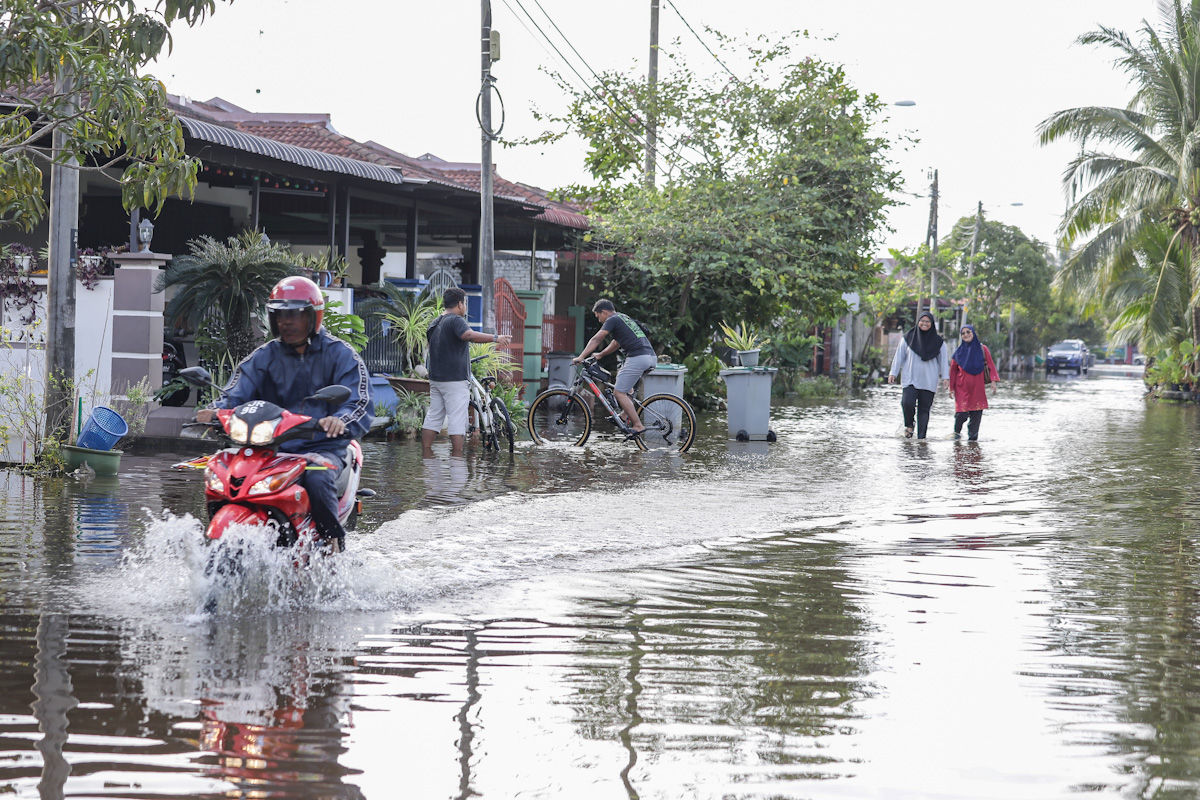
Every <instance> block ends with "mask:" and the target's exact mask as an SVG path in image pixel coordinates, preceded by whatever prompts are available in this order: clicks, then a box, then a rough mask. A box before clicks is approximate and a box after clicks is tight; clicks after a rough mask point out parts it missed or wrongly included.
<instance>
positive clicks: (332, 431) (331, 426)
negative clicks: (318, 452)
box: [317, 417, 346, 439]
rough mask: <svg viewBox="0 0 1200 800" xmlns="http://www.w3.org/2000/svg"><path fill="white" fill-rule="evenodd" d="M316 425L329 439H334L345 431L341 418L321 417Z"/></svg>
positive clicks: (344, 424)
mask: <svg viewBox="0 0 1200 800" xmlns="http://www.w3.org/2000/svg"><path fill="white" fill-rule="evenodd" d="M317 424H318V425H320V426H321V430H323V431H325V435H326V436H328V437H329V438H330V439H336V438H337V437H339V436H341V435H342V433H343V432H344V431H345V430H346V423H345V422H344V421H343V420H342V418H341V417H322V418H321V419H320V420H319V421H318V422H317Z"/></svg>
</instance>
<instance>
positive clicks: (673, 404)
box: [634, 394, 696, 453]
mask: <svg viewBox="0 0 1200 800" xmlns="http://www.w3.org/2000/svg"><path fill="white" fill-rule="evenodd" d="M638 414H639V415H641V418H642V423H643V424H645V426H646V432H645V433H643V434H642V435H641V436H638V437H637V438H636V439H634V441H635V442H637V443H638V447H640V448H641V449H643V450H678V451H679V452H680V453H685V452H687V449H688V448H689V447H691V446H692V442H693V441H695V439H696V412H694V411H692V407H691V406H690V405H688V404H687V403H686V402H685V401H683V400H682V399H680V398H678V397H676V396H675V395H673V394H652V395H650V396H649V397H647V398H646V399H645V400H643V401H641V402H640V403H638Z"/></svg>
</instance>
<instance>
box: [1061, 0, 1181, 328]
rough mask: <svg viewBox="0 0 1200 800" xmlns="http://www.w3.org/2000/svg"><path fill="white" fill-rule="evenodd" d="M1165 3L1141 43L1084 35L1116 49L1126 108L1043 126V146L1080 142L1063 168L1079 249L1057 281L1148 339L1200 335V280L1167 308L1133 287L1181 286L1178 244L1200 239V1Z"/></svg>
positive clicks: (1071, 114) (1068, 240) (1109, 32)
mask: <svg viewBox="0 0 1200 800" xmlns="http://www.w3.org/2000/svg"><path fill="white" fill-rule="evenodd" d="M1159 8H1160V12H1161V16H1160V25H1159V27H1158V28H1156V27H1155V26H1153V25H1151V24H1150V23H1149V22H1145V21H1143V24H1142V28H1141V30H1140V34H1141V36H1140V41H1139V42H1138V43H1134V41H1133V40H1132V39H1131V38H1130V37H1129V36H1128V35H1127V34H1125V33H1124V32H1122V31H1118V30H1115V29H1112V28H1103V27H1102V28H1100V29H1099V30H1097V31H1092V32H1090V33H1086V34H1084V35H1083V36H1080V37H1079V40H1078V41H1079V42H1080V43H1081V44H1089V45H1099V46H1102V47H1106V48H1109V49H1110V50H1112V51H1113V53H1114V63H1115V64H1116V66H1118V67H1119V68H1121V69H1122V70H1124V71H1125V72H1126V73H1127V74H1128V75H1129V79H1130V82H1131V84H1132V85H1133V91H1134V93H1133V97H1132V98H1131V99H1130V101H1129V104H1128V105H1127V106H1126V107H1125V108H1107V107H1096V106H1089V107H1082V108H1072V109H1066V110H1064V111H1059V112H1057V113H1055V114H1053V115H1051V116H1050V117H1048V118H1047V119H1046V120H1044V121H1043V122H1042V123H1041V125H1040V127H1039V134H1040V137H1041V141H1042V142H1043V143H1044V144H1045V143H1049V142H1054V141H1058V140H1061V139H1066V138H1069V139H1073V140H1075V141H1077V142H1079V144H1080V152H1079V155H1078V156H1076V157H1075V158H1074V159H1073V160H1072V161H1071V163H1070V164H1069V165H1068V167H1067V170H1066V172H1065V173H1064V176H1063V187H1064V189H1065V191H1066V192H1067V195H1068V197H1069V198H1070V199H1071V205H1070V207H1069V209H1068V212H1067V215H1066V217H1065V219H1064V222H1063V226H1062V229H1061V232H1062V237H1063V243H1064V245H1066V246H1069V247H1071V248H1073V249H1072V251H1071V252H1070V254H1069V255H1068V257H1067V259H1066V260H1065V262H1064V264H1063V266H1062V268H1061V270H1060V271H1059V274H1058V278H1057V280H1058V283H1059V284H1060V285H1061V286H1062V287H1063V288H1064V289H1066V290H1067V291H1069V292H1070V293H1071V294H1072V295H1073V296H1074V297H1075V298H1077V299H1078V300H1079V301H1080V302H1081V303H1082V304H1083V305H1084V308H1085V310H1086V311H1090V312H1092V313H1100V312H1103V313H1106V314H1107V315H1108V316H1109V317H1110V318H1112V319H1115V320H1116V322H1115V323H1114V325H1115V327H1114V328H1112V330H1113V332H1114V333H1115V334H1118V335H1121V336H1126V335H1128V334H1130V332H1131V331H1134V330H1138V331H1140V335H1142V336H1143V337H1149V338H1143V343H1144V344H1149V343H1150V342H1151V340H1155V341H1164V340H1169V339H1171V338H1173V337H1182V336H1190V337H1193V339H1196V338H1197V337H1200V326H1197V324H1196V321H1195V317H1196V316H1197V303H1196V291H1195V287H1192V289H1191V292H1190V294H1191V299H1190V301H1189V305H1188V306H1185V307H1183V308H1178V307H1176V308H1168V307H1167V306H1168V305H1169V304H1170V303H1169V297H1168V295H1167V294H1163V293H1161V292H1155V293H1154V294H1153V296H1152V297H1151V298H1150V302H1147V298H1145V297H1142V296H1141V295H1138V294H1136V293H1131V292H1130V288H1131V287H1132V286H1133V285H1141V286H1142V287H1143V288H1146V287H1150V286H1158V287H1160V288H1162V287H1164V286H1167V285H1168V284H1170V283H1173V282H1177V280H1178V278H1179V274H1178V267H1179V266H1180V264H1178V263H1174V264H1173V263H1172V261H1173V260H1174V259H1175V256H1174V255H1173V251H1174V250H1175V249H1176V248H1180V247H1186V248H1189V249H1191V250H1193V251H1194V250H1196V249H1197V247H1200V0H1160V2H1159ZM1163 231H1166V232H1167V238H1166V240H1163V239H1162V236H1161V234H1162V232H1163ZM1152 253H1156V254H1157V255H1155V256H1153V257H1152V256H1151V254H1152ZM1189 258H1190V256H1189ZM1152 271H1153V272H1155V273H1157V274H1155V275H1152V274H1150V273H1151V272H1152ZM1164 303H1167V305H1164ZM1173 315H1174V316H1173ZM1176 340H1178V339H1177V338H1176Z"/></svg>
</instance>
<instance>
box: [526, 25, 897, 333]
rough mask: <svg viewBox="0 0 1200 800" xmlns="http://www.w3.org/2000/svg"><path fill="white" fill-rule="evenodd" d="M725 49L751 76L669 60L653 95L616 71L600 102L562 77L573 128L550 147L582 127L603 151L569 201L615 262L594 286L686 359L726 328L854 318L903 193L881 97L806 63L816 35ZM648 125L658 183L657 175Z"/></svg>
mask: <svg viewBox="0 0 1200 800" xmlns="http://www.w3.org/2000/svg"><path fill="white" fill-rule="evenodd" d="M718 36H719V34H718ZM720 42H721V46H722V49H723V50H724V51H725V57H726V58H727V59H729V60H730V61H731V62H732V63H738V64H742V63H745V64H748V66H747V67H746V68H745V69H746V70H747V72H746V74H745V78H744V80H743V79H737V78H729V76H728V75H727V74H725V73H722V75H721V76H713V75H702V74H699V73H697V72H695V71H694V70H692V69H691V68H689V67H688V66H687V64H686V63H684V62H683V61H682V59H680V58H679V57H677V56H676V55H675V54H674V53H673V52H672V51H671V50H670V49H666V50H664V52H665V53H666V55H667V57H668V59H669V60H670V62H672V63H671V68H670V69H669V70H665V73H666V74H667V77H665V78H663V79H661V80H660V81H659V82H658V84H657V87H656V88H655V90H654V92H653V93H651V91H650V89H649V87H648V86H647V84H646V82H645V81H644V80H643V79H642V78H641V77H639V76H628V75H622V74H618V73H613V72H609V73H605V74H602V75H600V76H599V82H598V84H597V85H596V86H593V87H591V88H590V89H589V90H588V91H579V90H576V89H574V88H573V87H572V86H571V85H570V84H568V83H567V81H565V80H563V79H562V78H561V77H559V83H560V85H561V86H562V88H563V90H564V91H565V92H566V93H567V94H568V95H569V97H570V98H571V102H570V104H569V106H568V108H567V110H566V111H565V112H563V113H561V114H555V115H547V116H545V117H544V119H547V120H549V121H551V122H553V123H554V124H555V125H556V126H558V128H559V131H558V132H557V133H553V134H548V135H547V136H545V137H543V139H553V138H556V137H558V136H561V135H563V134H564V133H565V132H567V131H571V132H575V133H577V134H579V135H581V136H582V137H583V138H584V139H585V141H586V142H587V145H588V151H587V156H586V164H587V167H588V169H589V170H590V172H591V175H592V177H593V179H594V180H595V183H594V185H590V186H584V187H571V188H570V189H568V190H566V194H567V195H568V196H570V197H572V198H573V199H575V200H577V201H580V202H585V203H586V204H588V205H589V206H590V209H591V212H592V215H591V218H592V222H593V225H594V233H593V236H592V237H591V242H590V244H591V246H593V247H595V248H596V249H598V250H601V251H604V252H607V253H609V254H612V255H614V256H615V259H614V260H613V261H612V262H611V263H610V264H608V265H606V266H605V267H603V268H601V270H600V271H599V272H598V274H596V275H595V276H594V277H596V278H597V279H599V280H600V283H601V285H602V287H603V288H602V290H601V291H604V292H608V293H611V294H612V295H613V298H614V300H615V301H616V302H617V303H618V304H619V306H620V307H622V308H625V309H628V310H630V311H631V312H632V313H634V314H635V316H638V317H639V318H645V319H647V321H648V322H649V323H650V324H651V325H652V326H653V327H654V329H655V331H656V333H657V334H658V335H657V337H656V338H657V339H659V340H663V339H667V340H668V341H665V342H664V341H660V342H656V343H658V344H660V345H666V346H667V347H668V349H673V348H675V347H681V348H682V349H683V351H685V352H693V351H698V352H703V351H704V350H705V349H707V346H708V344H709V342H710V341H711V338H712V335H713V331H714V330H715V327H716V324H717V321H718V320H720V319H726V320H729V321H731V322H732V321H735V320H740V321H745V322H748V323H750V324H752V325H759V326H761V325H766V324H769V323H770V322H771V321H772V320H773V319H774V318H775V317H777V316H778V315H779V314H780V313H782V311H783V310H784V309H785V308H790V309H792V310H794V311H795V312H797V313H801V314H803V315H805V316H807V317H809V318H813V319H827V318H830V317H833V316H836V315H837V314H838V313H840V312H841V311H842V309H843V308H844V302H843V300H842V294H843V293H844V292H848V291H853V290H855V289H858V288H861V287H863V286H864V285H865V284H866V283H867V282H868V281H869V280H870V278H871V276H872V274H873V272H874V270H873V268H872V266H871V260H870V259H869V258H868V257H867V256H866V253H867V252H868V250H869V247H870V244H871V239H872V235H873V233H874V232H875V230H876V229H877V228H878V227H879V226H881V225H882V224H883V212H884V209H885V207H886V206H887V205H888V203H889V199H888V196H889V194H890V193H891V192H892V191H893V190H894V189H896V188H897V186H898V177H897V173H895V172H894V171H892V170H891V169H890V167H889V165H888V162H887V160H886V152H887V143H886V142H885V141H884V140H883V139H881V138H877V137H875V136H873V135H872V134H871V130H870V126H871V123H872V121H873V120H874V119H875V118H876V117H877V116H878V115H879V113H880V111H881V104H880V102H879V101H878V99H877V98H876V97H875V96H873V95H866V96H863V95H860V94H859V92H858V91H857V90H855V89H854V88H853V87H852V86H850V85H849V83H848V82H847V81H846V77H845V75H844V73H843V71H842V70H841V68H840V67H837V66H834V65H831V64H827V63H825V62H822V61H819V60H817V59H814V58H809V57H803V56H800V55H798V54H797V51H798V50H800V49H801V45H802V43H803V37H802V36H799V35H796V34H793V35H790V36H788V37H785V38H783V39H781V40H779V41H768V40H765V39H759V40H756V41H753V42H746V43H739V42H735V41H734V40H731V39H727V38H725V37H720ZM648 119H653V120H655V121H656V123H657V131H658V142H659V147H658V150H657V156H656V159H655V163H656V165H657V171H658V174H659V175H660V176H661V181H660V185H657V186H648V185H646V182H645V180H644V178H643V174H642V170H643V167H644V162H645V157H646V151H647V144H646V139H645V134H646V123H645V121H646V120H648ZM672 335H673V336H674V341H669V340H670V339H671V337H672Z"/></svg>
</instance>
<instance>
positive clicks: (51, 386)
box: [46, 69, 109, 436]
mask: <svg viewBox="0 0 1200 800" xmlns="http://www.w3.org/2000/svg"><path fill="white" fill-rule="evenodd" d="M55 89H56V91H57V92H59V93H60V94H70V95H71V96H72V97H73V98H74V97H75V94H74V92H75V76H74V74H73V73H71V71H70V70H69V69H68V70H65V72H64V74H63V75H62V76H61V77H60V78H59V79H58V81H57V86H56V87H55ZM76 99H77V98H76ZM52 142H53V147H54V152H55V154H58V153H60V152H62V150H63V148H64V146H65V144H66V134H65V133H63V132H62V131H61V130H56V131H55V132H54V135H53V139H52ZM78 230H79V170H78V169H76V162H75V161H73V160H72V161H70V162H68V163H65V164H59V163H55V164H54V165H53V166H52V167H51V168H50V264H49V276H48V280H47V284H48V285H47V287H46V306H47V328H46V432H47V433H48V434H50V435H54V434H60V435H63V436H66V435H69V433H70V426H71V412H72V408H71V406H72V404H73V403H74V400H75V397H74V391H73V387H74V385H75V258H76V256H75V248H76V237H77V235H78ZM102 388H103V389H107V388H109V387H102Z"/></svg>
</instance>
